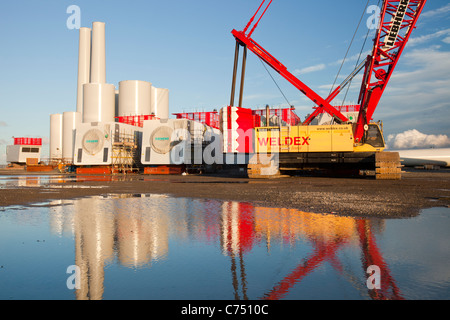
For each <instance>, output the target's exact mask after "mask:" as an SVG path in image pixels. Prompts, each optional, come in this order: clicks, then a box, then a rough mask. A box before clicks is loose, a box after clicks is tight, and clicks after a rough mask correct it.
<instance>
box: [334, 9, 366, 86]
mask: <svg viewBox="0 0 450 320" xmlns="http://www.w3.org/2000/svg"><path fill="white" fill-rule="evenodd" d="M369 2H370V0H367V3H366V6H365V8H364V11H363V13H362V15H361V18H360V19H359V22H358V26H357V27H356V30H355V32H354V33H353V37H352V41H350V44H349V46H348V48H347V52H346V53H345V56H344V59H343V60H342V63H341V66H340V68H339V71H338V73H337V75H336V78H335V79H334V82H333V85H332V86H331V90H330V93H329V94H331V93H332V92H333V90H334V86H335V85H336V81H337V79H338V77H339V75H340V73H341V70H342V67H343V66H344V63H345V61H346V60H347V56H348V53H349V52H350V48H351V47H352V45H353V41H354V40H355V37H356V34H357V33H358V30H359V27H360V26H361V22H362V20H363V18H364V16H365V14H366V11H367V8H368V7H369Z"/></svg>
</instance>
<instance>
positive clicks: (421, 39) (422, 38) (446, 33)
mask: <svg viewBox="0 0 450 320" xmlns="http://www.w3.org/2000/svg"><path fill="white" fill-rule="evenodd" d="M445 36H447V38H445V39H443V40H442V41H443V42H445V43H449V42H448V41H449V40H448V39H450V37H449V36H450V29H445V30H440V31H437V32H435V33H431V34H427V35H424V36H420V37H416V38H411V39H409V42H408V45H409V46H415V45H418V44H422V43H424V42H426V41H429V40H433V39H437V38H441V37H445Z"/></svg>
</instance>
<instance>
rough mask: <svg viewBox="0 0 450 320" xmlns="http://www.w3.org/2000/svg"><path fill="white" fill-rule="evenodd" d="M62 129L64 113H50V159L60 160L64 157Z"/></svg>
mask: <svg viewBox="0 0 450 320" xmlns="http://www.w3.org/2000/svg"><path fill="white" fill-rule="evenodd" d="M62 129H63V115H62V114H51V115H50V159H51V160H60V159H61V158H62V148H63V144H62Z"/></svg>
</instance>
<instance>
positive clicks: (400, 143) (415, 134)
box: [387, 129, 450, 149]
mask: <svg viewBox="0 0 450 320" xmlns="http://www.w3.org/2000/svg"><path fill="white" fill-rule="evenodd" d="M387 143H388V144H389V147H391V148H393V149H413V148H431V147H436V148H443V147H448V146H450V138H449V137H448V136H447V135H443V134H441V135H432V134H431V135H428V134H424V133H422V132H420V131H418V130H416V129H413V130H408V131H405V132H403V133H399V134H396V135H395V134H391V135H389V137H388V139H387Z"/></svg>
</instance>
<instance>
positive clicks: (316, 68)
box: [294, 63, 326, 75]
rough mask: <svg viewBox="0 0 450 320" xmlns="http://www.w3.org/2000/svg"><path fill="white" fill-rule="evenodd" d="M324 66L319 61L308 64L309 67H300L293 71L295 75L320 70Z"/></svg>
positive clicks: (324, 66)
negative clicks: (314, 63)
mask: <svg viewBox="0 0 450 320" xmlns="http://www.w3.org/2000/svg"><path fill="white" fill-rule="evenodd" d="M325 68H326V65H325V64H324V63H321V64H316V65H315V66H310V67H306V68H302V69H296V70H295V71H294V73H295V74H297V75H300V74H305V73H311V72H316V71H321V70H324V69H325Z"/></svg>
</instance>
